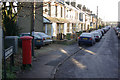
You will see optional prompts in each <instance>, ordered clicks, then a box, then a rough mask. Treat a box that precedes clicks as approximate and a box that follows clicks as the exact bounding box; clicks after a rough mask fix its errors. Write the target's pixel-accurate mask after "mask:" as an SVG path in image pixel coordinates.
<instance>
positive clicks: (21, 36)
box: [20, 34, 30, 37]
mask: <svg viewBox="0 0 120 80" xmlns="http://www.w3.org/2000/svg"><path fill="white" fill-rule="evenodd" d="M22 36H30V34H21V35H20V37H22Z"/></svg>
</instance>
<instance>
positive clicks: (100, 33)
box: [96, 30, 102, 39]
mask: <svg viewBox="0 0 120 80" xmlns="http://www.w3.org/2000/svg"><path fill="white" fill-rule="evenodd" d="M96 32H98V33H99V35H100V39H101V38H102V32H101V31H100V30H96Z"/></svg>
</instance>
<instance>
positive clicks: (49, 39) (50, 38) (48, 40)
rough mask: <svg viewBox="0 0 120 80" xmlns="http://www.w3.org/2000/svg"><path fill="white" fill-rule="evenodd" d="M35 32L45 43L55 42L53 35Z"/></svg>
mask: <svg viewBox="0 0 120 80" xmlns="http://www.w3.org/2000/svg"><path fill="white" fill-rule="evenodd" d="M34 34H36V35H39V36H40V37H41V38H42V40H43V45H45V44H50V43H52V42H53V40H52V37H51V36H49V35H47V34H45V33H43V32H34Z"/></svg>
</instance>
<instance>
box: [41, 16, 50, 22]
mask: <svg viewBox="0 0 120 80" xmlns="http://www.w3.org/2000/svg"><path fill="white" fill-rule="evenodd" d="M43 23H51V21H50V20H49V19H47V18H46V17H43Z"/></svg>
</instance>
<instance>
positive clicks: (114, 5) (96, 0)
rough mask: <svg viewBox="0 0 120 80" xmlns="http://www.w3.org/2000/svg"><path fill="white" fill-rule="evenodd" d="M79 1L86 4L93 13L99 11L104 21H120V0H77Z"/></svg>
mask: <svg viewBox="0 0 120 80" xmlns="http://www.w3.org/2000/svg"><path fill="white" fill-rule="evenodd" d="M76 1H77V3H80V4H82V5H86V7H88V8H89V9H90V10H91V11H93V13H95V14H96V13H97V5H98V12H99V13H98V16H99V17H100V18H102V19H103V21H118V2H119V1H120V0H76Z"/></svg>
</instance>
